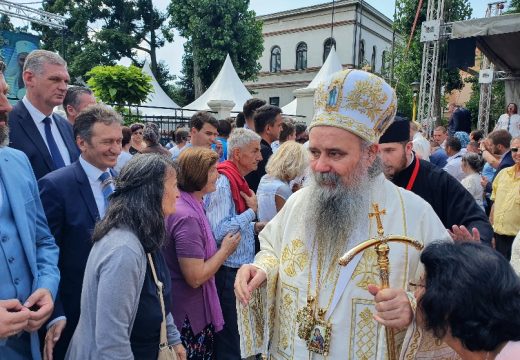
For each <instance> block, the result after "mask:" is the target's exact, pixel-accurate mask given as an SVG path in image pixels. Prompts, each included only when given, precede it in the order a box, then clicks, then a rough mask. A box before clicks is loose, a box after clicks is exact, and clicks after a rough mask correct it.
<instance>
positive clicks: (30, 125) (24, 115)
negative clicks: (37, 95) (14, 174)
mask: <svg viewBox="0 0 520 360" xmlns="http://www.w3.org/2000/svg"><path fill="white" fill-rule="evenodd" d="M18 104H20V110H21V111H20V112H19V113H18V117H19V118H20V127H21V128H22V129H23V131H25V133H26V134H27V138H28V139H29V140H30V141H32V142H33V144H34V146H36V148H37V149H38V151H39V152H40V154H42V156H43V159H44V160H45V164H46V165H47V166H48V167H49V169H50V170H51V171H52V170H54V163H53V161H52V157H51V154H50V153H49V149H48V148H47V145H45V142H44V141H43V138H42V135H41V134H40V132H39V131H38V128H37V127H36V124H35V123H34V120H33V118H32V116H31V114H29V111H27V108H26V107H25V105H24V104H23V101H19V102H18Z"/></svg>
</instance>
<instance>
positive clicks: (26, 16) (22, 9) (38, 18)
mask: <svg viewBox="0 0 520 360" xmlns="http://www.w3.org/2000/svg"><path fill="white" fill-rule="evenodd" d="M0 14H5V15H7V16H10V17H14V18H18V19H22V20H27V21H30V22H33V23H36V24H40V25H44V26H47V27H50V28H54V29H59V30H66V29H67V26H66V25H65V20H66V18H65V17H63V16H60V15H56V14H53V13H50V12H47V11H43V10H39V9H33V8H31V7H29V6H25V5H21V4H15V3H13V2H10V1H5V0H0Z"/></svg>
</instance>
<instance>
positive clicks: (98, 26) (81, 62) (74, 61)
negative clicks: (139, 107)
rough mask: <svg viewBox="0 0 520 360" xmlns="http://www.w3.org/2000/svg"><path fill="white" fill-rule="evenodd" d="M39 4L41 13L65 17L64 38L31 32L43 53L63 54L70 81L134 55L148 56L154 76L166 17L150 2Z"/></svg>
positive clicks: (54, 0) (166, 36) (59, 0)
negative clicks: (99, 66)
mask: <svg viewBox="0 0 520 360" xmlns="http://www.w3.org/2000/svg"><path fill="white" fill-rule="evenodd" d="M42 5H43V9H44V10H45V11H49V12H52V13H55V14H59V15H63V16H65V17H66V18H67V20H66V25H67V27H68V31H66V33H65V34H61V33H59V32H57V31H56V30H53V29H49V28H47V27H43V26H38V25H34V28H35V29H36V30H38V31H39V32H40V33H41V35H42V42H43V47H44V48H46V49H50V50H54V51H58V52H63V53H64V54H63V55H64V57H65V58H66V60H68V62H69V73H70V74H71V77H72V78H73V79H74V78H75V77H76V76H83V75H85V73H86V72H87V71H89V70H90V69H92V68H93V67H94V66H96V65H114V64H115V62H116V61H117V60H119V59H121V58H123V57H128V58H130V59H132V61H133V62H134V63H135V62H136V61H137V50H141V51H144V52H146V53H147V54H148V55H149V56H150V59H151V65H152V71H153V72H154V74H155V73H156V71H157V67H158V64H157V57H156V50H157V48H160V47H162V46H164V44H165V41H166V40H168V41H171V40H172V35H171V32H170V31H169V30H168V29H167V27H166V26H165V20H166V17H167V16H166V14H163V13H161V12H159V11H158V10H157V9H155V8H154V7H153V3H152V0H89V1H84V0H45V1H44V2H43V4H42Z"/></svg>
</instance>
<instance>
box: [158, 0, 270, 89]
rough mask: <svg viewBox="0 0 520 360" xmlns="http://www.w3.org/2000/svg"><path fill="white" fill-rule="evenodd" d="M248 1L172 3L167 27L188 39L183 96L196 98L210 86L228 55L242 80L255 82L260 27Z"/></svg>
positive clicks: (188, 0) (184, 0) (260, 46)
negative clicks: (176, 30) (173, 28)
mask: <svg viewBox="0 0 520 360" xmlns="http://www.w3.org/2000/svg"><path fill="white" fill-rule="evenodd" d="M248 7H249V0H172V1H171V3H170V6H169V7H168V12H169V14H170V24H171V26H173V27H175V28H176V29H178V30H179V33H180V35H181V36H183V37H184V38H186V39H187V42H186V44H185V47H184V51H185V54H184V58H183V71H182V73H183V78H182V79H181V82H180V85H181V87H182V88H183V90H184V92H185V94H186V97H187V98H188V99H193V97H198V96H199V95H201V94H202V92H203V91H204V90H205V89H206V88H207V87H208V86H209V85H210V84H211V82H212V81H213V80H214V79H215V77H216V76H217V74H218V71H219V70H220V68H221V66H222V64H223V63H224V60H225V58H226V55H227V54H229V56H230V57H231V60H232V61H233V64H234V66H235V69H236V70H237V73H238V76H239V77H240V78H241V79H242V80H251V79H254V78H255V77H256V75H257V73H258V71H259V70H260V64H259V63H258V61H257V60H258V59H259V58H260V56H261V54H262V51H263V41H262V24H261V23H260V22H259V21H257V20H256V16H255V12H254V11H252V10H248Z"/></svg>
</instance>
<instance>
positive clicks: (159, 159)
mask: <svg viewBox="0 0 520 360" xmlns="http://www.w3.org/2000/svg"><path fill="white" fill-rule="evenodd" d="M169 171H174V172H175V174H178V167H177V164H176V163H174V162H173V161H172V160H171V159H169V158H168V157H166V156H164V155H158V154H139V155H135V156H134V157H132V159H130V161H128V163H127V164H126V165H125V166H124V167H123V169H122V170H121V173H120V174H119V176H118V177H117V178H116V181H115V191H114V192H113V193H112V195H110V204H109V206H108V209H107V212H106V214H105V217H103V219H101V220H100V221H99V222H98V223H97V224H96V227H95V228H94V233H93V234H92V241H93V242H96V241H99V240H101V239H102V238H103V237H104V236H105V235H106V234H108V232H109V231H110V230H111V229H113V228H127V229H129V230H130V231H132V232H133V233H134V234H135V235H136V236H137V238H138V239H139V241H140V242H141V244H142V245H143V247H144V250H145V251H146V252H153V251H155V250H157V249H159V248H160V247H161V246H162V245H163V243H164V240H165V239H166V237H165V236H166V230H165V227H164V214H163V209H162V198H163V194H164V183H165V181H166V177H167V175H168V173H169Z"/></svg>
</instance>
